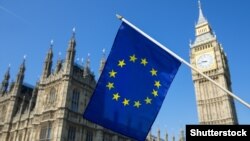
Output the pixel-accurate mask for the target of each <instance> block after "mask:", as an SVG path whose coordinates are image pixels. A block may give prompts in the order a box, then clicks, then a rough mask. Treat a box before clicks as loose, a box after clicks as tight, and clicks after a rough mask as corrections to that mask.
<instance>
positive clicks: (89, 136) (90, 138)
mask: <svg viewBox="0 0 250 141" xmlns="http://www.w3.org/2000/svg"><path fill="white" fill-rule="evenodd" d="M86 141H93V132H92V131H90V130H87V134H86Z"/></svg>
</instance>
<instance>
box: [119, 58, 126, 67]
mask: <svg viewBox="0 0 250 141" xmlns="http://www.w3.org/2000/svg"><path fill="white" fill-rule="evenodd" d="M125 65H126V63H125V61H124V60H119V61H118V66H120V67H121V68H122V67H123V66H125Z"/></svg>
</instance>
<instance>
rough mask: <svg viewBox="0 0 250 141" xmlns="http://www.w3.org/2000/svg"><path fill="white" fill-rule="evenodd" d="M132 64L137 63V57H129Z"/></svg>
mask: <svg viewBox="0 0 250 141" xmlns="http://www.w3.org/2000/svg"><path fill="white" fill-rule="evenodd" d="M129 58H130V60H129V61H131V62H135V61H136V60H137V58H136V57H135V55H132V56H129Z"/></svg>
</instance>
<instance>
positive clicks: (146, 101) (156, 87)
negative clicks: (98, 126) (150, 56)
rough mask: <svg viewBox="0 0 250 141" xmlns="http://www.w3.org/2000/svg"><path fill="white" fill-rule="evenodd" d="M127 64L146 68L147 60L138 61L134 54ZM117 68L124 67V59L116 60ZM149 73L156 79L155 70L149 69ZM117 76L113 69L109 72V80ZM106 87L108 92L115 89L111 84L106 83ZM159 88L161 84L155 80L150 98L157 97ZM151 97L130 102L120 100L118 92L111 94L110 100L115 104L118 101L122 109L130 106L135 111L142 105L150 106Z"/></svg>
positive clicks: (126, 99)
mask: <svg viewBox="0 0 250 141" xmlns="http://www.w3.org/2000/svg"><path fill="white" fill-rule="evenodd" d="M129 62H131V63H136V62H139V63H140V65H142V66H144V67H146V66H147V65H148V61H147V58H141V59H138V58H137V57H136V55H135V54H133V55H131V56H129ZM117 66H118V68H124V67H125V66H126V62H125V60H124V59H122V60H118V62H117ZM149 73H150V75H151V76H152V77H156V76H157V73H158V71H157V70H156V69H155V68H151V70H150V71H149ZM117 74H118V72H117V71H116V70H114V69H112V70H110V71H109V77H110V78H116V75H117ZM106 87H107V89H108V90H112V89H115V84H114V83H113V82H108V83H107V85H106ZM160 87H161V82H160V81H159V80H155V81H154V89H153V90H152V92H151V97H154V98H156V97H157V96H158V90H159V88H160ZM151 97H150V96H147V97H145V98H144V100H143V101H140V100H135V101H131V100H130V99H128V98H126V97H124V98H122V97H121V95H120V94H119V93H118V92H117V93H113V94H112V100H114V101H116V102H119V101H120V102H121V103H122V104H123V106H124V107H126V106H130V105H132V106H133V107H135V108H137V109H139V108H140V107H141V105H142V104H146V105H149V104H152V100H153V99H152V98H151Z"/></svg>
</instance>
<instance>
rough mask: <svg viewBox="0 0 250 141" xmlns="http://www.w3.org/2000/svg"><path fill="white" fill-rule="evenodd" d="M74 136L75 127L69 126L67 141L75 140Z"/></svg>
mask: <svg viewBox="0 0 250 141" xmlns="http://www.w3.org/2000/svg"><path fill="white" fill-rule="evenodd" d="M75 137H76V127H73V126H70V127H69V130H68V140H67V141H75Z"/></svg>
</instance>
